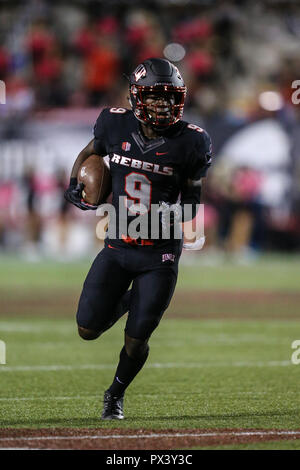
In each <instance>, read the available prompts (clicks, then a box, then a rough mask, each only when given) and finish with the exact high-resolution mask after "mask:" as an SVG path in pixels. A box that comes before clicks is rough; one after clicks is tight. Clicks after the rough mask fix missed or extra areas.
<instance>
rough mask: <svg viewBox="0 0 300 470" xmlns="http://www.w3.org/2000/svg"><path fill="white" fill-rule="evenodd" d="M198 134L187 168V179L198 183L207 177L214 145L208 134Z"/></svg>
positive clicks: (203, 132)
mask: <svg viewBox="0 0 300 470" xmlns="http://www.w3.org/2000/svg"><path fill="white" fill-rule="evenodd" d="M201 131H202V132H197V131H194V132H197V138H196V141H195V145H194V148H193V150H192V152H191V153H190V154H189V158H188V161H187V168H186V176H187V178H189V179H191V180H194V181H198V180H200V178H203V177H205V176H206V174H207V171H208V169H209V167H210V166H211V160H212V143H211V139H210V136H209V135H208V133H207V132H206V131H204V130H202V129H201Z"/></svg>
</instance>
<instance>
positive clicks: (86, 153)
mask: <svg viewBox="0 0 300 470" xmlns="http://www.w3.org/2000/svg"><path fill="white" fill-rule="evenodd" d="M94 142H95V139H92V140H91V141H90V142H89V143H88V144H87V146H86V147H84V149H82V150H81V152H80V153H79V155H78V157H77V158H76V160H75V162H74V165H73V168H72V171H71V179H72V178H75V179H76V182H77V174H78V170H79V168H80V167H81V165H82V164H83V162H85V160H86V159H87V158H88V157H90V156H91V155H93V154H94V153H96V152H95V149H94Z"/></svg>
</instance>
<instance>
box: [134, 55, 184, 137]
mask: <svg viewBox="0 0 300 470" xmlns="http://www.w3.org/2000/svg"><path fill="white" fill-rule="evenodd" d="M186 91H187V89H186V86H185V84H184V81H183V79H182V77H181V75H180V73H179V70H178V68H177V67H175V65H173V64H172V63H171V62H169V61H168V60H166V59H159V58H153V59H147V60H145V61H144V62H143V63H142V64H140V65H138V66H137V68H136V69H135V71H134V72H133V73H132V74H131V75H130V77H129V92H130V104H131V107H132V110H133V112H134V115H135V117H136V118H137V119H138V120H139V121H141V122H143V123H145V124H150V125H151V126H152V127H153V128H154V129H157V130H160V131H161V130H164V129H166V128H168V127H169V126H172V125H173V124H175V123H176V122H177V121H179V120H180V119H181V118H182V114H183V107H184V99H185V96H186ZM149 94H151V95H155V94H158V96H160V97H161V96H163V97H165V98H166V100H167V101H168V102H169V107H168V113H167V116H165V118H164V119H158V113H157V109H156V112H154V114H153V113H152V114H151V113H150V112H149V109H147V108H148V104H146V103H145V99H146V97H147V95H149ZM170 96H172V99H170V98H169V97H170ZM160 106H161V105H160ZM156 108H158V106H156Z"/></svg>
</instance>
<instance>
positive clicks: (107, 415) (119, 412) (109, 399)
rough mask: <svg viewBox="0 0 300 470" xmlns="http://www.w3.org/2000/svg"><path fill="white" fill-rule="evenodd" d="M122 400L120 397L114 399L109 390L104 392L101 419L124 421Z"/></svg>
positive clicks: (122, 397)
mask: <svg viewBox="0 0 300 470" xmlns="http://www.w3.org/2000/svg"><path fill="white" fill-rule="evenodd" d="M123 400H124V395H122V396H121V397H114V396H113V395H112V394H111V393H110V391H109V390H106V392H104V400H103V412H102V416H101V418H102V419H124V414H123Z"/></svg>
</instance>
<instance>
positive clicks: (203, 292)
mask: <svg viewBox="0 0 300 470" xmlns="http://www.w3.org/2000/svg"><path fill="white" fill-rule="evenodd" d="M89 264H90V262H89V261H86V262H80V263H74V264H58V263H54V262H50V261H49V262H43V263H37V264H29V263H25V262H23V263H20V262H19V261H17V260H13V259H6V258H3V259H2V260H1V266H2V269H1V272H0V296H1V315H0V339H1V340H3V341H5V343H6V348H7V364H6V365H0V427H2V428H4V427H9V428H25V427H26V428H48V427H64V428H65V427H83V428H89V427H91V428H95V427H98V428H100V427H101V428H102V427H103V428H108V427H109V428H112V427H118V428H132V429H138V428H149V429H171V428H173V429H179V428H182V429H183V428H185V429H187V428H195V429H196V428H201V429H206V428H209V429H222V428H243V429H250V428H251V429H255V428H259V429H287V430H293V429H299V428H300V393H299V385H300V364H299V365H298V366H297V365H294V364H292V363H291V355H292V353H293V350H292V348H291V343H292V342H293V341H294V340H295V339H300V328H299V311H300V309H299V303H300V302H299V300H300V289H299V271H300V261H299V258H298V259H297V258H288V257H265V258H262V259H260V260H259V261H258V262H256V263H255V264H251V265H245V266H239V265H235V264H232V263H223V264H221V265H216V266H205V265H204V264H203V263H201V262H197V261H195V260H193V262H192V263H191V261H190V259H188V261H187V262H184V263H183V264H182V266H181V271H180V278H179V282H178V288H177V291H176V296H175V297H174V299H173V302H172V304H171V306H170V308H169V310H168V312H167V314H166V316H165V318H164V319H163V321H162V322H161V324H160V326H159V328H158V329H157V330H156V331H155V333H154V334H153V337H152V339H151V342H150V346H151V349H150V356H149V359H148V362H147V365H146V367H145V368H144V369H143V371H142V372H141V373H140V374H139V375H138V376H137V378H136V379H135V381H134V382H133V383H132V384H131V386H130V387H129V389H128V391H127V394H126V399H125V414H126V419H125V420H124V422H119V421H118V422H108V423H107V422H103V421H101V420H99V415H100V412H101V407H102V403H101V402H102V395H103V391H104V390H105V389H106V388H107V386H108V385H109V384H110V382H111V380H112V377H113V374H114V370H115V367H116V364H117V361H118V355H119V351H120V349H121V347H122V341H123V328H124V325H125V319H122V320H120V322H119V323H118V324H117V325H115V326H114V327H113V328H112V329H111V330H110V331H108V332H106V333H105V334H104V335H103V336H102V337H101V338H100V339H98V340H96V341H93V342H85V341H83V340H81V339H80V338H79V337H78V336H77V332H76V325H75V320H74V310H75V309H76V302H77V299H78V296H79V294H80V288H81V284H82V282H83V280H84V277H85V274H86V272H87V269H88V267H89ZM249 445H250V444H249ZM251 445H252V447H251V448H255V444H251ZM266 446H271V448H276V443H268V444H266ZM288 446H289V441H281V442H280V444H278V448H291V449H292V448H297V447H296V446H297V443H296V441H294V442H293V441H290V447H288ZM229 447H230V446H229ZM229 447H228V448H229ZM235 448H239V447H238V446H236V447H235ZM241 448H243V446H242V445H241ZM257 448H260V447H259V445H258V444H257ZM298 448H299V445H298Z"/></svg>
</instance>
